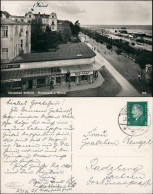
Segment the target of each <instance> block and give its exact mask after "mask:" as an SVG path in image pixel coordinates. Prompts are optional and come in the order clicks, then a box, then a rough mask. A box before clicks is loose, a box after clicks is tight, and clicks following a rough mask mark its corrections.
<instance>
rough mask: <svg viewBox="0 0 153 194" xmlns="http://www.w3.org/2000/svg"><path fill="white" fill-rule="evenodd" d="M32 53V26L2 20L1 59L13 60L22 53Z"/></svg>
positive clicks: (5, 19)
mask: <svg viewBox="0 0 153 194" xmlns="http://www.w3.org/2000/svg"><path fill="white" fill-rule="evenodd" d="M30 52H31V25H30V24H29V23H26V22H19V21H13V20H11V19H10V18H3V17H2V18H1V59H2V60H12V59H14V58H15V57H17V56H18V55H19V54H20V53H30Z"/></svg>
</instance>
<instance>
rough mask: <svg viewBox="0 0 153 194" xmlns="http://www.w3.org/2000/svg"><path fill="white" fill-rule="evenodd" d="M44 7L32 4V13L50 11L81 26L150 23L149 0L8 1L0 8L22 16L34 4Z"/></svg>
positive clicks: (150, 3)
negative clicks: (77, 21)
mask: <svg viewBox="0 0 153 194" xmlns="http://www.w3.org/2000/svg"><path fill="white" fill-rule="evenodd" d="M37 2H39V3H40V5H43V6H47V7H35V9H34V11H32V12H33V13H38V12H40V13H46V14H50V13H51V12H55V13H56V14H57V18H58V19H61V20H70V21H72V22H73V23H74V22H75V21H76V20H79V22H80V24H81V25H85V24H86V25H88V24H92V25H98V24H101V25H152V1H134V0H133V1H83V0H82V1H44V0H43V1H42V0H41V1H7V0H3V1H2V2H1V9H2V10H3V11H8V12H9V13H10V14H11V15H19V16H22V15H25V13H27V12H28V11H31V8H32V7H33V5H34V3H35V4H36V3H37Z"/></svg>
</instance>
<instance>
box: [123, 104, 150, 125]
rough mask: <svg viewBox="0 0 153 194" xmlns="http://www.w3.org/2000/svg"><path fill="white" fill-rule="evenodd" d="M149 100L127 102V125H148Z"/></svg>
mask: <svg viewBox="0 0 153 194" xmlns="http://www.w3.org/2000/svg"><path fill="white" fill-rule="evenodd" d="M147 112H148V111H147V102H127V125H128V126H147V124H148V122H147V120H148V119H147Z"/></svg>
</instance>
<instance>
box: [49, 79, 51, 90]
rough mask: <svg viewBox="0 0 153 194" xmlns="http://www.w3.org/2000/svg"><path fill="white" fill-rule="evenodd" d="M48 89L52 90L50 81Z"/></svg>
mask: <svg viewBox="0 0 153 194" xmlns="http://www.w3.org/2000/svg"><path fill="white" fill-rule="evenodd" d="M49 89H50V90H51V89H52V81H50V84H49Z"/></svg>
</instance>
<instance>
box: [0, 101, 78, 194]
mask: <svg viewBox="0 0 153 194" xmlns="http://www.w3.org/2000/svg"><path fill="white" fill-rule="evenodd" d="M6 107H7V113H4V114H3V115H2V145H3V153H2V163H4V164H5V165H6V166H7V168H6V169H5V171H4V174H6V175H14V176H15V175H22V176H21V177H24V176H25V175H29V176H28V177H29V180H28V184H29V185H30V188H31V189H30V190H28V191H27V192H29V193H30V192H39V193H41V192H53V191H58V192H64V191H71V190H72V188H74V187H75V185H76V181H75V179H74V177H73V176H72V136H73V130H74V128H73V120H74V115H73V109H72V107H65V106H64V101H60V102H59V101H55V100H54V101H53V102H52V101H47V102H46V101H44V100H39V99H37V100H31V101H27V100H24V101H23V100H22V101H16V100H13V99H8V100H7V102H6ZM6 187H8V188H11V189H13V190H15V191H16V192H19V193H20V192H23V191H24V190H23V188H24V182H22V180H21V181H20V182H8V183H7V184H6ZM25 192H26V191H25Z"/></svg>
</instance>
